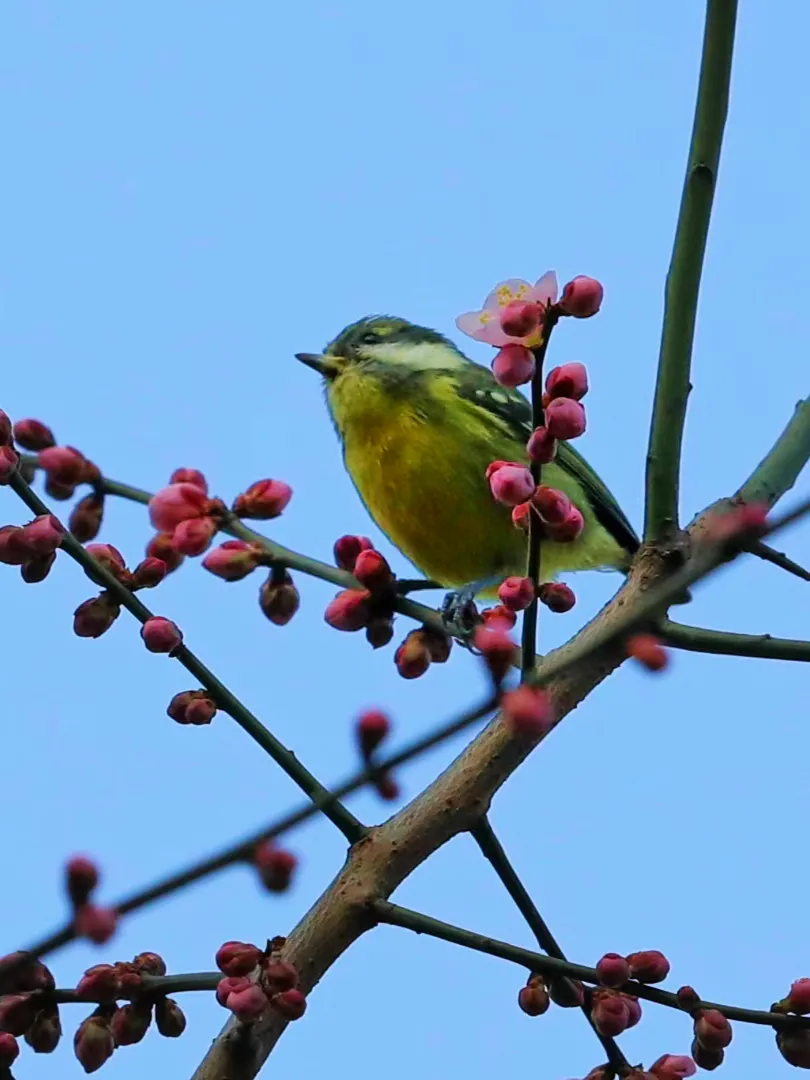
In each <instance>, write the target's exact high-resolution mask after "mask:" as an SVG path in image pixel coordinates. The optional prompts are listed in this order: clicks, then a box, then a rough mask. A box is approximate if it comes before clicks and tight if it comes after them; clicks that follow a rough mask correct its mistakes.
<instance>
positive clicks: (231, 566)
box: [202, 540, 262, 581]
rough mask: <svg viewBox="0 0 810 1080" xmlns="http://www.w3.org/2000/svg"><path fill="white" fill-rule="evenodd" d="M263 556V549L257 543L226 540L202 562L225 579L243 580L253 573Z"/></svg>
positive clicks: (206, 567) (209, 569) (208, 569)
mask: <svg viewBox="0 0 810 1080" xmlns="http://www.w3.org/2000/svg"><path fill="white" fill-rule="evenodd" d="M261 558H262V551H261V548H259V547H258V546H257V545H255V544H248V543H246V541H244V540H226V541H225V543H224V544H220V545H219V547H215V548H214V549H213V551H209V552H208V554H207V555H206V556H205V558H204V559H203V563H202V564H203V566H204V567H205V569H206V570H207V571H208V572H209V573H211V574H215V575H216V576H217V577H220V578H222V580H223V581H241V580H242V578H245V577H247V576H248V574H252V573H253V571H254V570H255V569H256V567H257V566H258V565H259V562H260V561H261Z"/></svg>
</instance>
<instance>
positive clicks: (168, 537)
mask: <svg viewBox="0 0 810 1080" xmlns="http://www.w3.org/2000/svg"><path fill="white" fill-rule="evenodd" d="M146 554H147V556H148V557H149V558H153V559H160V561H161V562H162V563H165V565H166V573H167V574H171V572H172V571H173V570H176V569H177V567H178V566H179V565H180V564H181V563H182V561H183V559H184V558H185V556H183V555H181V554H180V552H179V551H178V550H177V549H176V548H175V546H174V544H173V543H172V534H171V533H165V532H159V533H156V534H155V535H154V536H153V537H152V539H151V540H150V541H149V543H148V544H147V545H146Z"/></svg>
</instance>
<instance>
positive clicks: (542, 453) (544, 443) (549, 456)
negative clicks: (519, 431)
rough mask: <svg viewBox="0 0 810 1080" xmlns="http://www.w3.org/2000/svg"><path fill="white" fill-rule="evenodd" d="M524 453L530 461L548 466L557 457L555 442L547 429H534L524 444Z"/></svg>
mask: <svg viewBox="0 0 810 1080" xmlns="http://www.w3.org/2000/svg"><path fill="white" fill-rule="evenodd" d="M526 453H527V454H528V455H529V457H530V459H531V460H532V461H538V462H539V463H540V464H541V465H548V463H549V462H550V461H553V460H554V458H555V457H556V456H557V440H556V439H555V438H554V436H553V435H552V434H551V432H550V431H549V429H548V428H547V427H538V428H535V429H534V431H533V432H532V433H531V436H530V437H529V441H528V442H527V443H526Z"/></svg>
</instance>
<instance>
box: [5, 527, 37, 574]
mask: <svg viewBox="0 0 810 1080" xmlns="http://www.w3.org/2000/svg"><path fill="white" fill-rule="evenodd" d="M29 557H30V556H29V552H28V549H27V548H26V546H25V543H24V541H23V531H22V529H21V528H20V526H19V525H4V526H3V527H2V528H0V563H5V564H6V566H22V564H23V563H24V562H26V561H27V560H28V558H29Z"/></svg>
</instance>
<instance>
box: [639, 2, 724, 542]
mask: <svg viewBox="0 0 810 1080" xmlns="http://www.w3.org/2000/svg"><path fill="white" fill-rule="evenodd" d="M736 17H737V0H708V2H707V4H706V24H705V30H704V36H703V57H702V60H701V66H700V82H699V84H698V92H697V102H696V105H695V120H694V126H693V128H692V141H691V145H690V147H689V158H688V162H687V166H686V179H685V180H684V186H683V194H682V196H681V206H680V211H679V214H678V225H677V228H676V231H675V243H674V247H673V251H672V260H671V262H670V264H669V272H668V273H667V284H666V298H665V305H664V323H663V328H662V332H661V348H660V353H659V359H658V379H657V382H656V387H655V402H654V405H653V415H652V427H651V430H650V441H649V450H648V454H647V500H646V521H645V526H644V538H645V540H647V541H648V542H653V543H662V542H667V541H668V540H670V539H672V538H673V537H674V535H675V533H676V531H677V528H678V491H679V474H680V464H681V443H682V440H683V428H684V421H685V419H686V403H687V399H688V397H689V390H690V382H689V369H690V365H691V359H692V344H693V340H694V335H695V317H696V313H697V305H698V295H699V292H700V277H701V273H702V270H703V257H704V254H705V251H706V238H707V235H708V232H709V220H710V218H711V212H712V202H713V199H714V189H715V185H716V183H717V169H718V165H719V161H720V147H721V145H722V141H723V129H724V127H725V123H726V114H727V112H728V96H729V84H730V81H731V61H732V55H733V51H734V30H735V23H736Z"/></svg>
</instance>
